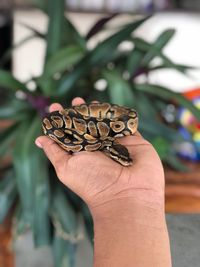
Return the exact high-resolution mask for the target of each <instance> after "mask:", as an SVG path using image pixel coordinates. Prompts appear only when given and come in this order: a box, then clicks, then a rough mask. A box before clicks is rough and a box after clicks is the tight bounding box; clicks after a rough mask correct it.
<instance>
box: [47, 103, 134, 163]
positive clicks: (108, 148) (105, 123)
mask: <svg viewBox="0 0 200 267" xmlns="http://www.w3.org/2000/svg"><path fill="white" fill-rule="evenodd" d="M42 126H43V131H44V134H45V135H47V136H49V137H50V138H51V139H53V140H54V141H55V142H56V143H57V144H58V145H60V146H61V147H62V148H63V149H64V150H66V151H68V152H73V153H74V152H79V151H83V150H85V151H97V150H100V151H102V152H104V153H105V154H106V155H108V156H109V157H110V158H111V159H113V160H115V161H116V162H118V163H120V164H122V165H123V166H129V165H131V164H132V159H131V157H130V155H129V152H128V149H127V148H126V147H125V146H123V145H121V144H119V143H118V142H117V140H116V138H118V137H123V136H127V135H133V134H134V133H135V132H136V131H137V126H138V116H137V112H136V111H135V110H134V109H130V108H127V107H123V106H119V105H112V104H109V103H90V104H81V105H79V106H73V107H71V108H67V109H63V110H60V111H54V112H51V113H49V114H48V115H47V116H45V118H44V119H43V122H42Z"/></svg>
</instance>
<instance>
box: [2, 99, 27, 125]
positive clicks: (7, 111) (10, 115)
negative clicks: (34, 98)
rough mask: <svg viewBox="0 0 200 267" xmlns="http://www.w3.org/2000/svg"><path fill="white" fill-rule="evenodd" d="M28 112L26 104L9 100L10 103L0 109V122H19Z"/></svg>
mask: <svg viewBox="0 0 200 267" xmlns="http://www.w3.org/2000/svg"><path fill="white" fill-rule="evenodd" d="M30 110H31V109H30V106H29V105H28V103H27V102H25V101H22V100H17V99H14V100H10V102H7V103H6V104H5V105H3V106H2V107H0V120H7V119H10V120H12V121H13V120H15V121H20V120H22V119H24V118H25V117H27V114H28V113H29V111H30Z"/></svg>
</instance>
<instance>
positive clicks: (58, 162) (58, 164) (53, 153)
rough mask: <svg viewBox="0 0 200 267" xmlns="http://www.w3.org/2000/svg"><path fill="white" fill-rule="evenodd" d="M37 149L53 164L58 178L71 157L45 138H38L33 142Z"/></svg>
mask: <svg viewBox="0 0 200 267" xmlns="http://www.w3.org/2000/svg"><path fill="white" fill-rule="evenodd" d="M35 143H36V145H37V146H38V147H40V148H42V149H43V150H44V152H45V154H46V156H47V157H48V159H49V160H50V161H51V163H52V164H53V166H54V168H55V170H56V172H57V174H58V176H59V174H61V173H62V171H63V168H64V166H66V162H67V161H68V160H69V158H70V157H71V155H69V154H68V153H67V152H66V151H64V150H63V149H62V148H61V147H59V146H58V145H57V144H56V143H55V142H54V141H53V140H51V139H50V138H49V137H46V136H40V137H38V138H37V139H36V140H35Z"/></svg>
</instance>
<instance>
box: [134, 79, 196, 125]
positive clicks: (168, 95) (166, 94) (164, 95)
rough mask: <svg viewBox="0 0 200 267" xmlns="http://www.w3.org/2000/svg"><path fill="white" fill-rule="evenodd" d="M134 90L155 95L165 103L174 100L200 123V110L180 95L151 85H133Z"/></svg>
mask: <svg viewBox="0 0 200 267" xmlns="http://www.w3.org/2000/svg"><path fill="white" fill-rule="evenodd" d="M134 88H135V89H136V90H138V91H142V92H146V93H149V94H153V95H156V96H157V97H160V98H161V99H164V100H167V101H169V100H170V101H171V100H172V99H173V100H176V101H177V103H178V104H179V105H181V106H183V107H185V108H187V109H189V110H190V111H191V112H192V114H193V115H194V116H195V117H196V119H197V120H198V121H200V110H199V109H198V108H197V107H195V106H194V105H193V103H192V102H190V101H189V100H187V99H186V98H185V97H184V96H183V95H181V94H180V93H176V92H173V91H171V90H169V89H167V88H165V87H162V86H158V85H153V84H134Z"/></svg>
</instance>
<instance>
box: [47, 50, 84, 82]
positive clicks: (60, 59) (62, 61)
mask: <svg viewBox="0 0 200 267" xmlns="http://www.w3.org/2000/svg"><path fill="white" fill-rule="evenodd" d="M82 56H83V50H82V48H80V47H78V46H67V47H64V48H62V49H60V50H58V51H57V52H56V53H55V54H54V55H53V56H52V57H50V58H49V60H48V61H47V64H46V66H45V72H44V76H47V77H50V76H52V75H54V74H55V73H59V72H63V71H66V70H67V69H68V68H69V67H71V66H73V65H74V64H76V63H77V62H78V61H79V60H80V59H81V58H82Z"/></svg>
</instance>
